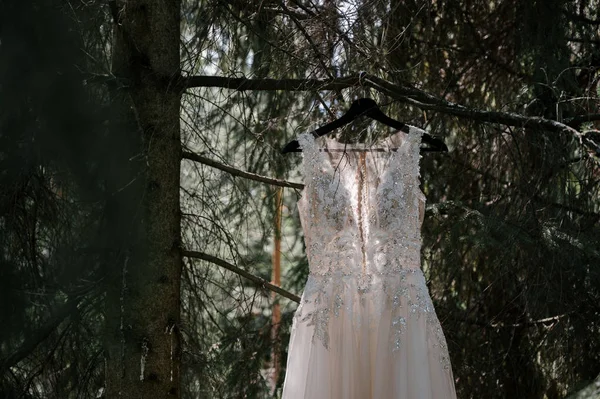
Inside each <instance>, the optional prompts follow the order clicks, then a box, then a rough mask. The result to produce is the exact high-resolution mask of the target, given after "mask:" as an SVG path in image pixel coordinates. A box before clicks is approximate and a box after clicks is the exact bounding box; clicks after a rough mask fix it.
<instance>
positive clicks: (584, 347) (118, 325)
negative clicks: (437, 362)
mask: <svg viewBox="0 0 600 399" xmlns="http://www.w3.org/2000/svg"><path fill="white" fill-rule="evenodd" d="M599 79H600V4H599V3H598V1H597V0H593V1H588V0H575V1H567V0H546V1H541V0H535V1H531V0H530V1H524V0H508V1H494V0H491V1H479V0H473V1H468V0H459V1H452V2H440V1H434V0H429V1H416V0H414V1H413V0H406V1H405V0H402V1H391V0H351V1H340V0H298V1H296V0H291V1H275V0H274V1H242V0H239V1H220V0H208V1H203V0H201V1H188V0H177V1H169V2H163V1H158V0H130V1H124V0H118V1H114V0H111V1H95V0H89V1H66V0H34V1H17V0H13V1H10V0H4V1H2V3H0V326H1V327H0V397H1V398H24V399H25V398H26V399H34V398H116V397H126V398H129V397H144V398H159V397H160V398H164V397H181V398H242V397H247V398H269V397H277V396H278V395H279V394H280V391H281V385H282V383H283V378H284V375H285V359H286V347H287V343H288V339H289V329H290V327H291V318H292V315H293V312H294V310H295V308H296V303H295V296H294V294H295V295H300V294H301V292H302V288H303V285H304V283H305V280H306V276H307V273H308V266H307V263H306V258H305V256H304V250H303V238H302V232H301V228H300V225H299V221H298V215H297V211H296V202H297V200H298V195H299V189H300V188H301V184H300V183H301V181H302V176H301V175H300V173H299V170H298V166H299V162H300V159H301V158H300V156H299V155H297V154H288V155H282V154H280V152H279V150H280V148H281V147H282V146H283V145H284V144H285V143H287V142H288V141H289V140H291V139H293V138H294V137H295V136H297V135H298V134H299V133H300V132H303V131H306V130H307V129H314V128H315V127H317V126H319V125H323V124H325V123H326V122H328V121H330V120H332V119H335V118H336V117H339V116H340V115H341V114H342V113H343V112H344V111H345V110H346V109H347V108H348V107H349V105H350V103H351V102H352V101H353V100H354V99H356V98H360V97H371V98H373V99H375V100H377V102H378V103H379V104H380V106H381V108H382V110H383V111H384V112H385V113H386V114H387V115H390V116H392V117H393V118H395V119H398V120H401V121H404V122H407V123H410V124H413V125H416V126H419V127H422V128H424V129H426V130H427V131H429V132H430V133H431V134H433V135H435V136H437V137H440V138H442V139H443V140H444V141H445V142H446V143H447V144H448V146H449V147H450V151H449V152H448V153H446V154H439V153H430V154H425V155H424V156H423V158H422V160H421V176H422V190H423V191H424V193H425V194H426V195H427V198H428V205H427V211H426V218H425V222H424V226H423V240H424V245H423V252H422V257H423V269H424V271H425V274H426V277H427V279H428V285H429V288H430V291H431V294H432V298H433V301H434V304H435V306H436V311H437V314H438V316H439V318H440V320H441V322H442V325H443V329H444V332H445V335H446V338H447V340H448V344H449V349H450V355H451V360H452V366H453V370H454V375H455V377H456V387H457V391H458V394H459V397H460V398H547V399H558V398H566V397H572V398H575V397H577V398H583V397H586V398H587V397H590V398H591V397H600V393H599V391H598V386H597V384H596V385H594V384H593V383H592V381H594V380H595V379H596V378H597V377H598V376H599V374H600V244H599V243H600V186H599V182H600V100H599V95H600V91H599V87H598V81H599ZM269 281H271V282H273V284H274V285H276V286H281V288H282V290H280V291H279V293H274V292H273V291H272V290H271V289H269V288H273V287H272V285H270V284H269V283H268V282H269ZM280 294H283V295H280ZM590 384H591V385H590ZM585 387H587V390H585ZM580 390H584V391H582V393H580V394H577V392H579V391H580ZM583 392H584V393H583ZM577 395H579V396H577ZM584 395H587V396H584ZM594 395H597V396H594Z"/></svg>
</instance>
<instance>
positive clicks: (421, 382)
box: [282, 269, 456, 399]
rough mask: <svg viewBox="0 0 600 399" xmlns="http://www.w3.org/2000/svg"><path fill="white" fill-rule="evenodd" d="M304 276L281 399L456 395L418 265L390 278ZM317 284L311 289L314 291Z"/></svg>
mask: <svg viewBox="0 0 600 399" xmlns="http://www.w3.org/2000/svg"><path fill="white" fill-rule="evenodd" d="M393 280H394V279H392V281H389V280H388V279H386V280H385V281H381V282H377V281H375V282H371V286H370V290H369V292H368V293H367V294H365V293H361V291H360V288H361V287H360V282H359V281H355V280H346V281H343V282H342V281H341V280H340V279H335V278H334V279H330V280H329V281H316V282H315V281H312V282H311V281H310V279H309V283H307V289H305V292H304V294H303V297H302V301H301V305H300V307H299V308H298V310H297V311H296V315H295V317H294V322H293V326H292V331H291V339H290V344H289V350H288V361H287V370H286V376H285V382H284V387H283V396H282V397H283V399H309V398H310V399H454V398H456V393H455V388H454V380H453V377H452V369H451V367H450V361H449V358H448V350H447V346H446V341H445V338H444V335H443V333H442V330H441V327H440V324H439V321H438V318H437V316H436V314H435V311H434V309H433V306H432V304H431V299H430V297H429V292H428V290H427V286H426V285H425V279H424V277H423V274H422V272H421V271H420V270H419V269H416V270H411V271H409V272H406V273H403V274H402V275H398V276H397V278H396V279H395V281H393ZM315 286H316V288H315Z"/></svg>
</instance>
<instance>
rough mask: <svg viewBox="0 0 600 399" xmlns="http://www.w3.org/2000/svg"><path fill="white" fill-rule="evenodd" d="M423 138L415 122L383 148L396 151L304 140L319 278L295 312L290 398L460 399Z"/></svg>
mask: <svg viewBox="0 0 600 399" xmlns="http://www.w3.org/2000/svg"><path fill="white" fill-rule="evenodd" d="M422 134H423V131H422V130H421V129H418V128H415V127H412V126H411V127H410V130H409V133H408V134H406V133H404V132H401V131H399V132H397V133H395V134H393V135H391V136H389V137H387V138H386V139H384V140H382V141H381V142H378V143H377V147H378V148H379V149H382V148H383V149H385V148H388V149H389V151H376V150H373V151H364V150H365V149H368V148H369V146H368V145H365V144H353V145H349V144H343V143H339V142H337V141H335V140H333V139H330V138H315V137H314V136H313V135H312V134H311V133H304V134H301V135H300V136H299V137H298V141H299V143H300V147H301V148H302V151H303V161H302V166H303V169H304V175H305V188H304V191H303V193H302V197H301V199H300V201H299V202H298V209H299V212H300V219H301V223H302V228H303V231H304V239H305V244H306V253H307V257H308V262H309V268H310V273H309V276H308V281H307V283H306V287H305V289H304V293H303V295H302V299H301V302H300V305H299V307H298V309H297V310H296V313H295V315H294V320H293V325H292V331H291V339H290V343H289V349H288V360H287V369H286V376H285V382H284V386H283V396H282V397H283V399H454V398H456V393H455V388H454V380H453V377H452V369H451V366H450V360H449V357H448V349H447V346H446V340H445V338H444V334H443V332H442V329H441V327H440V323H439V321H438V318H437V316H436V314H435V310H434V308H433V305H432V302H431V298H430V296H429V291H428V289H427V286H426V284H425V278H424V276H423V273H422V271H421V268H420V266H421V262H420V249H421V223H422V219H423V212H424V204H425V196H424V195H423V193H422V192H421V190H420V189H419V158H420V155H419V146H420V143H421V136H422ZM323 147H325V148H327V150H328V151H323V150H322V148H323ZM392 149H395V150H394V151H392ZM353 150H358V151H353ZM360 150H363V151H360Z"/></svg>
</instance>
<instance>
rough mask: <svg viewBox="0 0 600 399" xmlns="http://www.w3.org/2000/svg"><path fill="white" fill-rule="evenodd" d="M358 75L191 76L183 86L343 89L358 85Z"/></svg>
mask: <svg viewBox="0 0 600 399" xmlns="http://www.w3.org/2000/svg"><path fill="white" fill-rule="evenodd" d="M358 83H359V79H358V76H349V77H343V78H337V79H247V78H227V77H224V76H207V75H199V76H189V77H185V78H182V86H183V88H188V89H189V88H192V87H222V88H225V89H232V90H238V91H244V90H258V91H268V90H284V91H311V90H341V89H347V88H349V87H353V86H356V85H358Z"/></svg>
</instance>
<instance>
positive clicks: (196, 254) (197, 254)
mask: <svg viewBox="0 0 600 399" xmlns="http://www.w3.org/2000/svg"><path fill="white" fill-rule="evenodd" d="M182 255H183V256H185V257H187V258H195V259H202V260H205V261H207V262H210V263H214V264H215V265H217V266H221V267H222V268H224V269H227V270H229V271H231V272H233V273H235V274H237V275H239V276H242V277H244V278H246V279H248V280H250V281H252V282H254V283H256V284H257V285H258V286H259V287H262V288H267V289H269V290H271V291H273V292H276V293H278V294H279V295H281V296H284V297H286V298H288V299H291V300H292V301H294V302H296V303H300V297H299V296H297V295H295V294H292V293H291V292H289V291H286V290H284V289H283V288H280V287H278V286H276V285H274V284H271V283H270V282H268V281H267V280H265V279H263V278H260V277H258V276H255V275H254V274H252V273H249V272H247V271H245V270H243V269H240V268H239V267H237V266H234V265H232V264H231V263H229V262H227V261H225V260H223V259H220V258H217V257H216V256H212V255H209V254H206V253H204V252H196V251H182Z"/></svg>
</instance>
